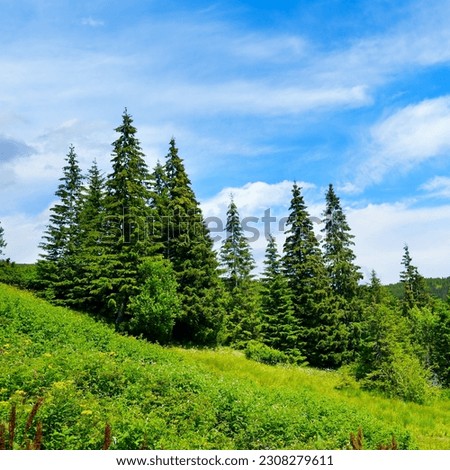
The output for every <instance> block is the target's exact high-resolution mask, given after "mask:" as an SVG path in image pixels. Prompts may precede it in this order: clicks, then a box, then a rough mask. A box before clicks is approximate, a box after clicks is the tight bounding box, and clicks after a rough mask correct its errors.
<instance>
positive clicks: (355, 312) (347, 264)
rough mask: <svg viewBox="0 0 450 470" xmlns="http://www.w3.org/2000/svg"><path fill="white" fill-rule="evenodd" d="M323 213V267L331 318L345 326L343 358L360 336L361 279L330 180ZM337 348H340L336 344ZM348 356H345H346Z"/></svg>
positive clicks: (352, 243) (351, 351) (351, 355)
mask: <svg viewBox="0 0 450 470" xmlns="http://www.w3.org/2000/svg"><path fill="white" fill-rule="evenodd" d="M325 202H326V205H325V211H324V213H323V216H324V222H325V227H324V229H323V230H322V231H323V232H324V235H325V236H324V239H323V242H322V248H323V253H324V261H325V267H326V270H327V275H328V278H329V281H330V286H331V293H332V297H333V299H332V311H333V313H332V315H334V316H335V319H334V321H335V322H336V324H339V326H340V327H341V328H342V331H343V326H345V328H346V329H347V334H348V339H349V342H348V345H347V348H348V351H347V352H346V353H343V355H342V360H343V361H345V360H346V359H351V358H352V357H353V356H354V354H355V352H356V350H357V349H358V342H359V338H360V333H359V332H360V317H361V309H362V306H361V303H360V299H359V281H360V280H361V279H362V277H363V276H362V274H361V272H360V268H359V266H357V265H356V264H355V259H356V256H355V254H354V252H353V246H354V242H353V239H354V236H353V235H352V234H351V233H350V227H349V225H348V222H347V219H346V216H345V214H344V211H343V209H342V206H341V202H340V200H339V198H338V196H337V195H336V193H335V191H334V188H333V185H332V184H330V185H329V187H328V191H327V193H326V197H325ZM339 349H340V348H339ZM346 356H347V357H346Z"/></svg>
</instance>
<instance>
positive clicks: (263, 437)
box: [0, 284, 450, 450]
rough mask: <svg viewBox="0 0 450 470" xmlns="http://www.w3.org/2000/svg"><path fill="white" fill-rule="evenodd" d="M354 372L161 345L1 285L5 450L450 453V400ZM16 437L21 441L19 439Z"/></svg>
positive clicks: (1, 437) (0, 410)
mask: <svg viewBox="0 0 450 470" xmlns="http://www.w3.org/2000/svg"><path fill="white" fill-rule="evenodd" d="M350 377H351V376H350V374H346V373H345V370H344V371H342V370H341V371H323V370H320V371H319V370H316V369H312V368H307V367H296V366H268V365H264V364H260V363H256V362H254V361H250V360H248V359H246V358H245V356H244V355H243V354H242V353H241V352H238V351H233V350H231V349H218V350H208V349H203V350H201V349H184V348H177V347H161V346H159V345H156V344H151V343H148V342H147V341H145V340H142V339H136V338H133V337H128V336H124V335H119V334H118V333H116V332H115V331H114V328H112V327H111V326H110V325H108V324H106V323H102V322H99V321H96V320H95V319H93V318H91V317H90V316H88V315H87V314H84V313H79V312H74V311H71V310H69V309H65V308H62V307H55V306H52V305H50V304H49V303H47V302H45V301H44V300H41V299H38V298H36V297H34V296H33V295H32V294H30V293H28V292H25V291H21V290H18V289H16V288H13V287H10V286H6V285H3V284H0V423H1V424H0V446H3V448H11V447H12V448H15V449H23V448H27V447H28V448H32V447H33V442H34V443H37V442H38V443H39V448H42V449H66V450H68V449H101V448H102V447H105V446H106V447H107V448H110V449H351V448H352V445H351V442H350V434H351V433H353V434H354V435H356V434H357V432H358V429H361V430H362V434H363V448H364V449H377V448H380V447H389V446H390V445H392V443H395V447H397V448H398V449H450V397H449V396H448V394H447V395H446V394H445V393H444V392H443V391H440V390H437V391H436V393H435V396H434V397H433V398H432V399H431V400H430V401H429V403H427V404H425V405H419V404H414V403H406V402H402V401H400V400H395V399H388V398H385V397H383V396H381V395H377V394H375V393H373V392H367V391H363V390H361V389H360V388H359V386H358V384H357V383H356V382H355V381H354V380H353V379H351V378H350ZM11 434H12V435H11Z"/></svg>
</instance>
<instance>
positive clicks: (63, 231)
mask: <svg viewBox="0 0 450 470" xmlns="http://www.w3.org/2000/svg"><path fill="white" fill-rule="evenodd" d="M82 184H83V175H82V172H81V169H80V166H79V164H78V157H77V154H76V153H75V148H74V147H73V145H71V146H70V148H69V153H68V154H67V156H66V165H65V166H64V167H63V176H62V177H61V178H60V184H59V186H58V189H57V190H56V192H55V196H56V197H57V198H58V200H57V202H56V203H55V204H54V205H53V206H52V207H51V209H50V220H49V224H48V226H47V229H46V231H45V234H44V236H43V241H42V243H41V244H40V248H41V249H42V250H43V253H42V255H41V259H40V260H39V261H38V263H37V277H38V281H39V284H40V286H41V287H40V289H41V290H43V291H44V295H45V297H47V298H49V299H52V300H53V301H54V302H56V303H60V304H64V303H65V300H66V299H67V298H68V297H69V292H70V290H71V288H72V285H73V278H74V277H76V276H77V272H78V268H79V266H78V264H77V253H78V252H79V249H80V236H79V235H80V233H79V221H80V211H81V191H82Z"/></svg>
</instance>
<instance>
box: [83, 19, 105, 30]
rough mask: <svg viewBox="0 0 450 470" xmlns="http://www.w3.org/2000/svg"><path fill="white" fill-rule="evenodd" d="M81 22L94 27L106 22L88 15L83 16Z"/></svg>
mask: <svg viewBox="0 0 450 470" xmlns="http://www.w3.org/2000/svg"><path fill="white" fill-rule="evenodd" d="M81 24H82V25H84V26H91V27H92V28H98V27H99V26H103V25H104V24H105V22H104V21H101V20H96V19H94V18H92V17H91V16H88V17H87V18H83V19H82V20H81Z"/></svg>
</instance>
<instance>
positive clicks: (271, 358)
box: [245, 341, 292, 365]
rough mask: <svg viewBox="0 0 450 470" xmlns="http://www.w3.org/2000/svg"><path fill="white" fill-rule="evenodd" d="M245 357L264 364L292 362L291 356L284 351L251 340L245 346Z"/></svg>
mask: <svg viewBox="0 0 450 470" xmlns="http://www.w3.org/2000/svg"><path fill="white" fill-rule="evenodd" d="M245 357H246V358H247V359H252V360H254V361H257V362H262V363H263V364H270V365H275V364H285V363H290V362H292V361H291V358H290V357H289V356H288V355H287V354H285V353H284V352H282V351H280V350H278V349H273V348H271V347H270V346H267V345H266V344H264V343H260V342H258V341H249V342H248V343H247V346H246V348H245Z"/></svg>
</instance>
